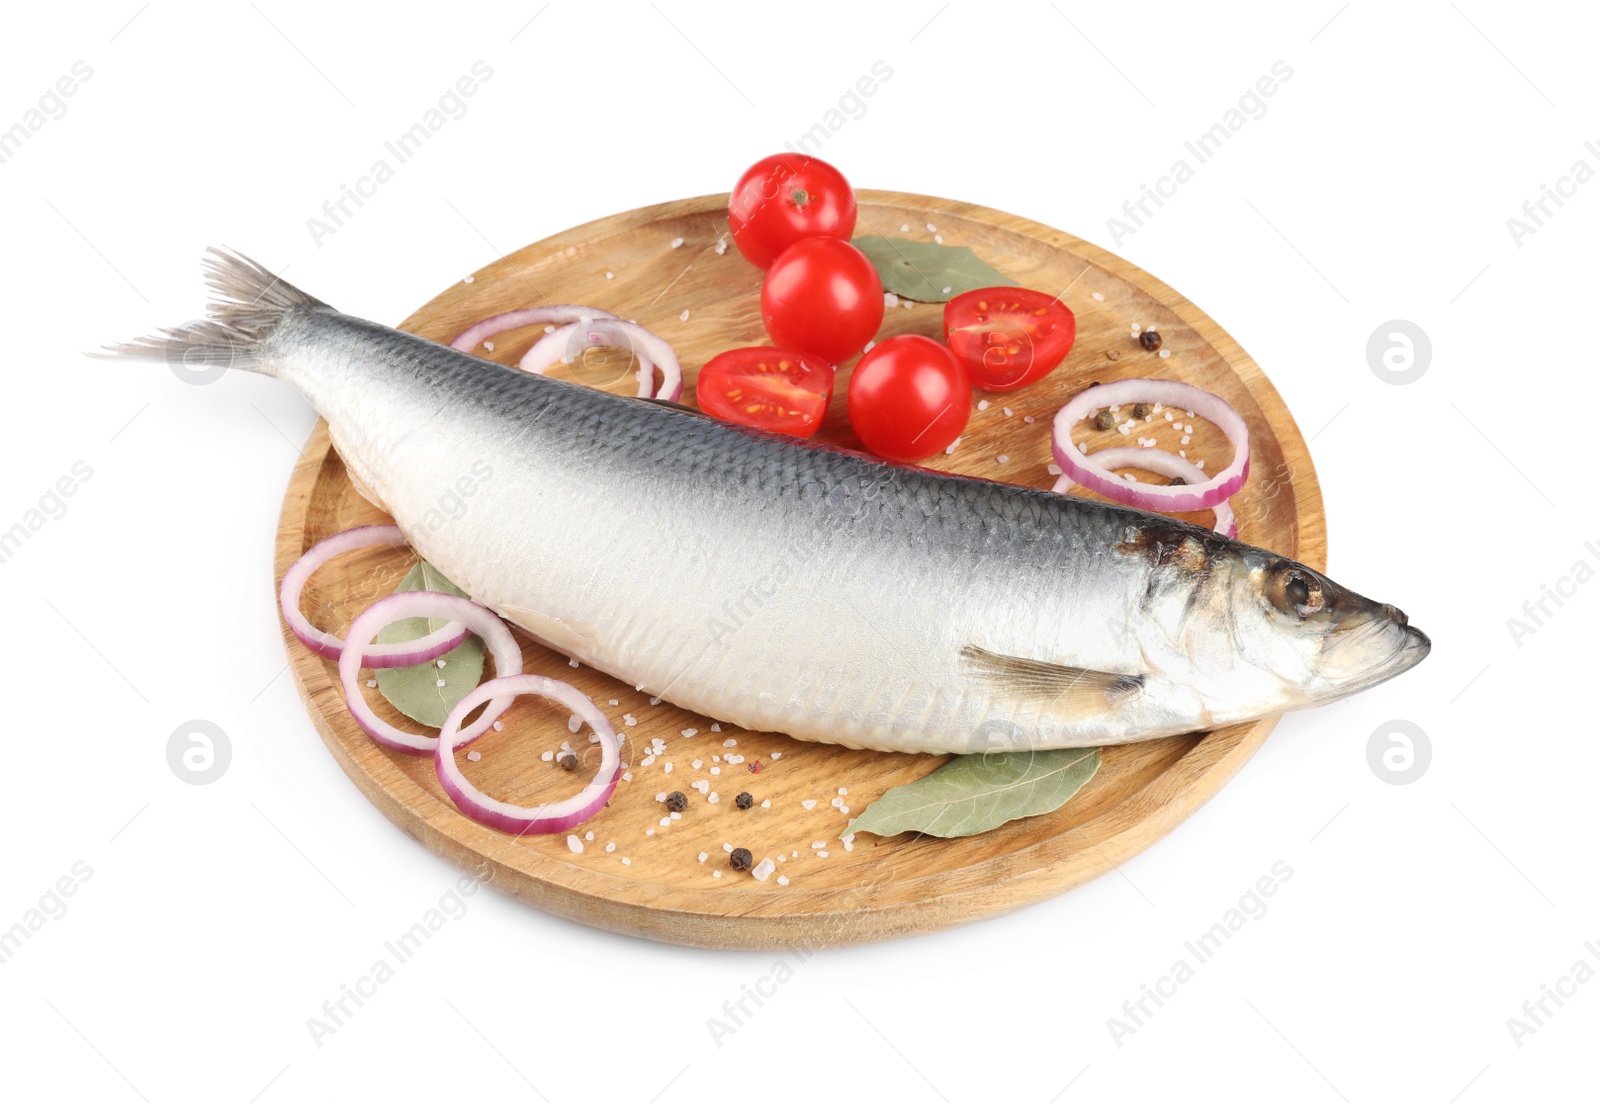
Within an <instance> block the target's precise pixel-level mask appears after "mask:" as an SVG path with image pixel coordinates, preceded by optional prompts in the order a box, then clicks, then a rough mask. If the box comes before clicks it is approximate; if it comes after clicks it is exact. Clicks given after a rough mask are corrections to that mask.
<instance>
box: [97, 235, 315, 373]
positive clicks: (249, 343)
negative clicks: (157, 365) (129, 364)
mask: <svg viewBox="0 0 1600 1107" xmlns="http://www.w3.org/2000/svg"><path fill="white" fill-rule="evenodd" d="M206 253H207V255H208V256H207V257H206V258H205V259H204V260H203V261H202V262H201V267H202V268H203V269H204V270H205V278H206V286H207V287H208V288H209V289H210V290H211V301H210V303H208V304H207V305H206V315H207V318H205V319H197V320H194V321H192V322H188V323H183V324H181V325H179V326H176V327H170V328H168V329H166V330H162V331H158V332H157V333H156V334H154V335H151V336H149V337H147V338H135V339H133V340H132V341H130V342H118V343H115V344H114V345H110V346H106V347H105V348H104V349H103V350H100V351H95V352H93V353H91V354H90V355H89V356H90V357H101V358H124V357H127V358H141V359H144V360H147V361H167V362H169V363H171V364H172V365H174V366H175V367H178V368H182V369H184V370H186V371H189V372H193V371H195V370H197V369H198V368H200V367H201V366H205V367H213V366H222V367H223V368H224V369H251V370H255V371H257V372H259V371H261V347H262V344H263V342H264V341H265V340H266V338H267V336H268V335H269V334H271V333H272V331H273V330H274V329H275V328H276V327H277V325H278V324H279V323H280V322H282V321H283V317H284V316H285V315H287V314H289V312H291V311H293V310H294V309H296V308H327V306H328V305H327V304H325V303H323V302H322V301H321V300H319V299H317V298H316V297H315V296H312V295H310V294H308V293H305V292H302V291H300V290H299V289H298V288H296V287H295V286H294V285H292V284H289V283H288V282H287V281H285V280H282V279H281V278H279V277H278V276H277V275H275V274H274V273H273V272H272V270H270V269H268V268H266V267H265V266H263V265H259V264H257V263H256V262H254V261H251V260H250V259H249V258H247V257H245V256H244V255H243V254H238V253H232V252H230V251H227V250H219V249H217V248H216V247H211V248H210V249H208V250H207V251H206Z"/></svg>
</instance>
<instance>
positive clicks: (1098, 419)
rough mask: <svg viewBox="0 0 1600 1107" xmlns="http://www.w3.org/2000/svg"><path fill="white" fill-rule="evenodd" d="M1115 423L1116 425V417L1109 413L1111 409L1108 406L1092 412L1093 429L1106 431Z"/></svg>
mask: <svg viewBox="0 0 1600 1107" xmlns="http://www.w3.org/2000/svg"><path fill="white" fill-rule="evenodd" d="M1116 425H1117V420H1116V417H1115V416H1114V415H1112V414H1111V409H1110V408H1108V407H1103V408H1101V409H1100V410H1099V411H1097V412H1095V413H1094V429H1095V430H1103V431H1108V430H1110V429H1111V428H1112V427H1114V426H1116Z"/></svg>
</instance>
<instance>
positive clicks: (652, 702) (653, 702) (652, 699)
mask: <svg viewBox="0 0 1600 1107" xmlns="http://www.w3.org/2000/svg"><path fill="white" fill-rule="evenodd" d="M660 702H661V697H660V696H651V697H650V706H651V707H654V706H656V705H657V704H658V703H660Z"/></svg>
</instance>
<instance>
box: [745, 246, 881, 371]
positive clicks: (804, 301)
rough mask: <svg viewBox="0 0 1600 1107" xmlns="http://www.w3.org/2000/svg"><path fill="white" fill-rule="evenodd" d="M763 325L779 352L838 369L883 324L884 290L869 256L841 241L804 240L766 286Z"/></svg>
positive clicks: (782, 258)
mask: <svg viewBox="0 0 1600 1107" xmlns="http://www.w3.org/2000/svg"><path fill="white" fill-rule="evenodd" d="M761 319H762V321H763V322H764V323H766V325H767V333H768V334H770V335H771V336H772V342H773V345H775V346H781V347H783V348H784V349H786V350H799V351H801V352H802V353H807V354H815V355H816V356H817V357H820V358H821V359H822V360H824V361H826V362H828V363H829V364H832V365H837V364H838V363H839V362H841V361H843V360H844V359H845V358H847V357H849V356H850V355H852V354H854V353H856V352H858V351H859V350H860V349H861V348H862V347H863V346H865V345H866V344H867V341H868V340H869V339H870V338H871V337H872V336H873V335H875V334H877V333H878V326H879V324H881V323H882V322H883V284H882V282H880V281H879V280H878V271H877V270H876V269H874V268H873V267H872V262H870V261H868V260H867V256H866V255H865V254H863V253H862V252H861V251H860V250H857V249H856V248H855V247H854V246H852V245H850V243H848V242H844V241H842V240H840V239H837V238H802V239H801V240H800V241H799V242H796V243H795V244H794V245H793V246H791V247H789V248H788V249H787V250H785V251H784V252H783V253H782V254H780V255H779V256H778V260H776V261H774V262H773V263H772V268H770V269H768V270H767V279H766V280H765V281H763V282H762V284H761Z"/></svg>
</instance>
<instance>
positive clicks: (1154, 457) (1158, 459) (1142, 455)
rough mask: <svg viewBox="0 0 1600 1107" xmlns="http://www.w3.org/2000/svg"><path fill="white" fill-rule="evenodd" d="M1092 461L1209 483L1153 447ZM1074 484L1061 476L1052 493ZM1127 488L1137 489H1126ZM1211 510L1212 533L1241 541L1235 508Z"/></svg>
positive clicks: (1107, 453) (1119, 450) (1124, 449)
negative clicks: (1214, 521)
mask: <svg viewBox="0 0 1600 1107" xmlns="http://www.w3.org/2000/svg"><path fill="white" fill-rule="evenodd" d="M1186 410H1187V409H1186ZM1196 410H1198V409H1196ZM1089 460H1091V461H1093V462H1094V463H1095V464H1097V465H1099V466H1100V467H1101V468H1104V469H1143V470H1144V471H1145V472H1147V473H1155V474H1157V475H1159V476H1163V477H1181V478H1182V479H1183V480H1186V481H1188V482H1190V483H1191V484H1203V483H1204V482H1205V480H1206V471H1205V470H1204V469H1202V468H1200V467H1199V466H1198V465H1196V464H1195V463H1194V462H1192V461H1190V460H1189V459H1188V458H1186V457H1179V456H1178V455H1177V454H1172V453H1168V452H1167V451H1166V450H1158V449H1156V448H1154V447H1153V446H1113V447H1111V448H1110V449H1106V450H1096V451H1095V452H1094V453H1092V454H1090V455H1089ZM1074 483H1075V482H1074V481H1073V479H1072V478H1071V477H1069V476H1067V475H1066V474H1065V473H1062V474H1061V476H1059V477H1058V478H1056V483H1055V487H1054V488H1052V489H1051V490H1050V491H1052V492H1062V493H1066V492H1070V491H1071V490H1072V487H1073V485H1074ZM1125 487H1126V488H1133V487H1136V486H1134V485H1125ZM1119 502H1120V501H1119ZM1211 510H1212V511H1213V512H1215V513H1216V516H1217V522H1216V525H1215V526H1214V527H1213V528H1212V529H1213V530H1215V531H1217V532H1218V533H1219V534H1222V535H1223V536H1224V537H1227V538H1237V537H1239V524H1238V521H1237V520H1236V519H1235V518H1234V516H1233V507H1232V505H1231V504H1229V503H1228V501H1227V500H1219V501H1217V502H1216V503H1214V504H1212V505H1211Z"/></svg>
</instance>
